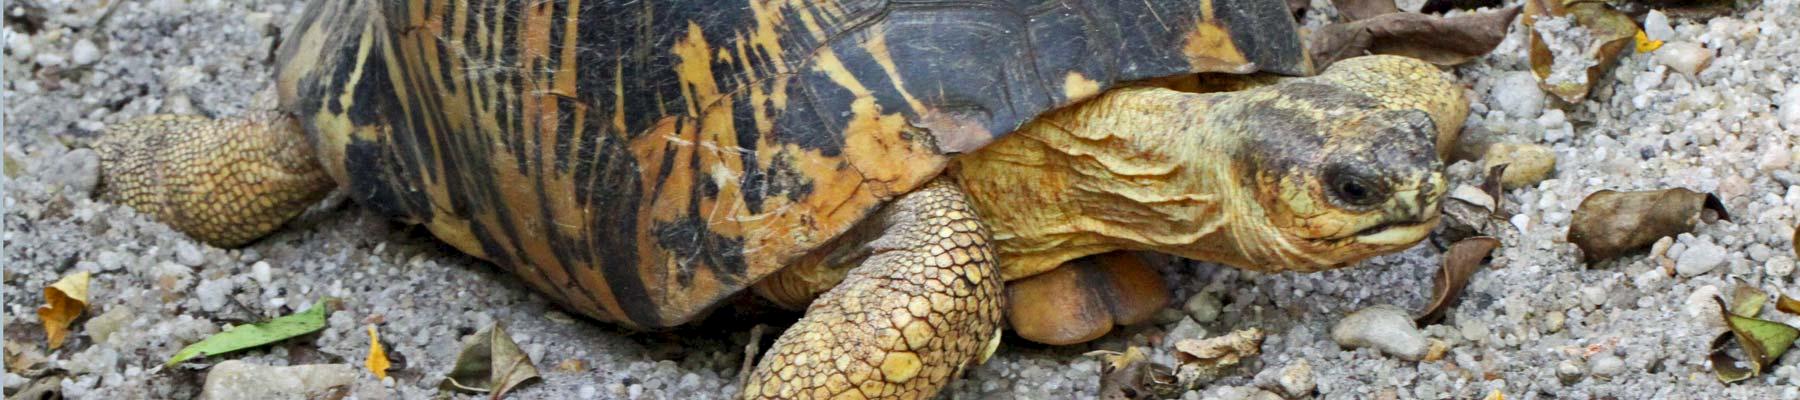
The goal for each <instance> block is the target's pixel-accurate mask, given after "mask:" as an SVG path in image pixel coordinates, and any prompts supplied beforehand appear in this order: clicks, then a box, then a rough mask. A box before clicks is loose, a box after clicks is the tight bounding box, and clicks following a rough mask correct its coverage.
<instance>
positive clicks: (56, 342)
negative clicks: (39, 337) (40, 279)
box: [37, 272, 92, 350]
mask: <svg viewBox="0 0 1800 400" xmlns="http://www.w3.org/2000/svg"><path fill="white" fill-rule="evenodd" d="M91 277H92V274H89V273H87V272H77V273H74V274H70V275H69V276H64V277H63V278H62V279H61V280H57V281H56V283H53V284H50V286H49V287H46V288H44V306H42V307H38V310H37V312H38V318H39V319H42V320H43V321H44V333H45V334H46V335H48V336H49V339H50V349H51V350H56V349H57V348H61V347H62V345H63V341H64V340H67V339H68V337H69V324H73V323H75V318H76V317H80V316H81V312H82V311H83V310H86V309H87V302H88V280H89V279H90V278H91Z"/></svg>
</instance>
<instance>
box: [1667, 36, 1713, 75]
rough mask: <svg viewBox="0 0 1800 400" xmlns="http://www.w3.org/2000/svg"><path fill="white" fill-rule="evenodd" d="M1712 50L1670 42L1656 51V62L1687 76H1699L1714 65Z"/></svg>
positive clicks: (1696, 44) (1685, 43)
mask: <svg viewBox="0 0 1800 400" xmlns="http://www.w3.org/2000/svg"><path fill="white" fill-rule="evenodd" d="M1712 59H1713V51H1712V49H1708V48H1706V46H1701V45H1700V44H1699V43H1692V42H1668V43H1664V44H1663V46H1662V48H1659V49H1656V62H1657V63H1659V64H1662V65H1667V66H1669V69H1673V70H1676V71H1681V73H1683V74H1687V76H1690V77H1692V76H1697V75H1698V74H1699V73H1700V71H1705V70H1706V67H1707V66H1708V65H1712Z"/></svg>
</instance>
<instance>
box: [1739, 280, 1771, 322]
mask: <svg viewBox="0 0 1800 400" xmlns="http://www.w3.org/2000/svg"><path fill="white" fill-rule="evenodd" d="M1767 302H1769V295H1767V294H1763V291H1762V289H1757V288H1756V287H1755V286H1750V285H1738V287H1737V289H1735V290H1733V291H1732V292H1731V313H1732V314H1737V315H1742V316H1746V317H1755V316H1756V314H1760V313H1762V307H1763V304H1764V303H1767Z"/></svg>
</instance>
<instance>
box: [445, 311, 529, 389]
mask: <svg viewBox="0 0 1800 400" xmlns="http://www.w3.org/2000/svg"><path fill="white" fill-rule="evenodd" d="M537 378H538V370H537V366H535V365H532V364H531V356H529V355H526V354H525V352H523V351H519V344H518V343H514V342H513V340H512V336H511V335H507V334H506V328H505V327H502V326H500V324H498V323H496V324H494V325H493V326H491V327H488V328H487V329H482V330H481V332H476V333H475V336H473V337H470V338H469V340H467V341H464V342H463V350H462V354H459V355H457V356H456V366H455V367H454V368H452V369H451V370H450V373H449V374H448V375H445V377H444V382H443V383H440V384H438V388H439V389H444V390H455V391H460V392H464V393H492V397H491V398H493V399H499V398H500V397H502V396H505V395H506V392H508V391H511V390H512V389H513V387H515V386H518V385H519V384H522V383H525V382H526V381H529V380H532V379H537Z"/></svg>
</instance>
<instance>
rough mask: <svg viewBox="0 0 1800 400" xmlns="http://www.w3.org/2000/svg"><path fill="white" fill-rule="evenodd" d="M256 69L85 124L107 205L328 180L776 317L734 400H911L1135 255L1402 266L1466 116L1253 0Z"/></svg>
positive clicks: (622, 305) (590, 18)
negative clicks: (94, 136) (156, 109)
mask: <svg viewBox="0 0 1800 400" xmlns="http://www.w3.org/2000/svg"><path fill="white" fill-rule="evenodd" d="M276 61H277V65H276V71H277V72H276V76H275V79H274V82H275V83H274V85H273V86H274V87H273V88H271V89H270V90H267V91H265V95H263V96H264V97H265V98H271V99H275V100H269V101H265V102H264V103H265V104H267V105H266V106H264V107H263V108H265V109H266V110H264V111H257V112H252V113H249V114H248V115H244V116H238V117H232V118H225V119H217V120H214V119H208V118H202V117H193V116H170V115H161V116H150V117H144V118H142V119H139V120H135V121H132V122H128V123H124V124H120V125H117V126H114V127H112V128H110V129H109V130H108V131H107V132H106V133H104V134H103V137H102V138H101V139H100V141H99V142H98V143H97V144H96V149H97V150H98V152H99V153H101V155H102V169H103V178H102V179H103V183H102V185H103V188H102V193H103V196H104V198H105V199H108V200H110V201H114V202H117V203H121V204H124V205H128V206H131V207H135V208H137V209H139V210H140V211H141V212H145V213H147V214H149V215H151V216H153V217H155V218H157V219H159V220H161V221H165V222H167V223H169V224H171V225H172V226H173V227H175V228H177V229H178V230H181V231H183V232H185V233H187V234H189V235H191V236H193V237H194V238H196V239H199V240H202V241H205V242H207V243H210V244H213V245H217V246H221V247H231V246H240V245H244V244H246V243H249V242H251V241H254V240H256V239H257V238H259V237H261V236H264V235H266V234H268V233H269V232H271V231H274V230H276V229H279V228H280V226H281V225H282V224H283V223H284V222H285V221H287V220H289V219H290V218H293V217H294V216H296V215H297V214H299V213H300V212H301V211H302V210H303V209H304V208H306V207H307V206H309V205H310V204H313V203H315V202H317V201H319V199H321V198H322V197H323V196H325V195H326V194H328V193H330V192H332V191H341V192H343V193H346V194H347V195H348V197H350V198H351V199H353V200H354V201H356V202H357V203H359V204H361V205H362V206H363V207H366V208H369V209H372V210H374V211H375V212H377V213H380V214H383V215H386V216H391V217H392V218H395V219H398V220H401V221H406V222H410V223H413V224H418V225H423V226H424V227H426V228H427V229H428V230H429V231H430V232H431V233H432V234H433V235H435V236H436V237H437V238H439V239H440V240H442V241H444V242H446V243H448V244H450V245H452V246H454V247H455V248H457V249H459V250H460V251H463V252H466V253H468V254H471V255H474V256H476V257H479V258H482V259H485V260H488V261H490V262H492V263H493V264H496V265H499V266H501V267H503V268H506V269H509V270H511V271H513V272H514V273H515V274H516V275H517V276H518V277H519V278H521V279H523V280H524V281H525V282H527V283H528V284H529V286H531V287H532V288H533V289H535V290H536V291H538V292H540V293H542V295H544V296H547V297H548V298H550V299H552V300H554V301H555V302H556V303H559V304H560V305H562V306H563V307H565V308H566V309H568V310H572V311H574V312H578V313H580V314H583V315H586V316H588V317H591V318H593V319H596V320H599V321H605V322H610V323H615V324H618V325H621V326H625V327H629V328H638V329H658V328H665V327H671V326H675V325H679V324H682V323H685V322H688V321H690V320H692V319H694V318H696V317H697V316H699V315H702V314H704V313H706V312H708V311H710V310H713V309H714V307H716V306H717V305H718V304H720V303H721V302H723V300H725V299H729V298H735V296H739V295H741V294H744V293H754V294H755V295H758V296H760V297H762V298H766V299H767V300H768V301H769V302H772V303H774V304H777V305H780V306H785V307H790V308H795V309H801V308H804V309H806V313H805V316H804V317H803V318H801V319H800V321H799V322H797V323H795V324H794V325H793V326H792V327H790V328H788V329H787V330H786V332H784V333H783V334H782V335H781V336H780V337H779V338H778V339H777V340H776V343H775V344H774V346H773V348H771V350H770V351H769V352H767V354H765V355H764V356H763V357H762V359H761V361H760V362H759V363H758V364H757V366H756V368H755V369H754V371H753V372H752V375H751V379H750V380H749V383H748V385H747V386H746V388H745V390H744V394H745V396H746V397H756V398H792V397H833V396H849V397H899V398H921V397H930V396H932V395H933V394H934V393H936V392H937V391H939V390H940V389H941V388H942V387H943V386H944V385H945V384H946V383H947V382H949V381H950V380H951V379H953V378H954V377H956V376H958V375H959V374H960V372H961V371H963V370H964V369H966V368H968V367H970V366H971V365H974V364H978V363H982V362H985V360H986V359H987V358H988V357H989V356H990V355H991V354H992V353H993V352H994V351H995V349H996V347H997V346H998V344H999V338H1000V337H1001V333H1002V327H1003V326H1010V327H1012V329H1013V330H1014V331H1015V332H1017V334H1018V335H1020V336H1021V337H1024V338H1026V339H1029V340H1034V341H1039V342H1044V343H1050V344H1067V343H1079V342H1083V341H1087V340H1091V339H1093V338H1096V337H1098V336H1100V335H1103V334H1105V333H1106V332H1107V331H1109V330H1110V329H1112V328H1113V326H1114V325H1119V324H1130V323H1135V322H1138V321H1142V320H1144V319H1146V318H1147V317H1148V316H1150V315H1152V314H1154V312H1155V311H1156V310H1159V309H1161V308H1162V307H1164V306H1165V304H1166V303H1167V301H1168V293H1167V288H1166V287H1165V286H1164V283H1163V282H1162V280H1161V277H1160V276H1159V275H1158V272H1157V271H1156V270H1154V269H1152V268H1150V267H1149V266H1148V265H1147V264H1146V263H1145V262H1143V261H1142V260H1141V259H1139V258H1138V257H1137V253H1136V252H1157V253H1165V254H1172V255H1175V256H1180V257H1185V258H1189V259H1196V260H1204V261H1212V262H1218V263H1223V264H1227V265H1230V266H1235V267H1238V268H1245V269H1250V270H1260V271H1282V270H1297V271H1316V270H1322V269H1327V268H1337V267H1343V266H1347V265H1351V264H1353V263H1355V262H1357V261H1359V260H1362V259H1365V258H1368V257H1371V256H1374V255H1378V254H1383V253H1388V252H1393V251H1398V250H1401V249H1405V248H1408V247H1410V246H1412V245H1413V244H1415V243H1417V242H1418V241H1420V240H1421V239H1422V238H1423V237H1424V236H1425V235H1426V234H1427V232H1428V231H1429V230H1430V229H1431V228H1432V226H1433V225H1435V223H1436V221H1437V219H1438V211H1437V209H1438V207H1437V203H1438V199H1439V198H1440V197H1441V196H1442V194H1443V193H1444V192H1445V186H1446V185H1445V184H1444V178H1443V173H1442V170H1443V166H1442V161H1441V158H1442V157H1443V154H1442V153H1443V150H1446V149H1447V148H1448V146H1446V145H1444V144H1443V143H1445V142H1447V141H1448V140H1453V138H1454V136H1455V134H1456V132H1457V130H1458V129H1459V128H1460V126H1461V124H1462V122H1463V119H1464V117H1465V116H1466V114H1467V112H1468V109H1467V101H1466V100H1465V99H1464V98H1463V93H1462V89H1461V88H1459V87H1457V86H1456V85H1454V84H1453V83H1451V82H1450V81H1449V80H1447V79H1445V77H1444V73H1443V72H1441V71H1439V70H1438V69H1436V68H1435V67H1433V66H1431V65H1429V64H1425V63H1422V62H1419V61H1416V60H1412V59H1406V58H1399V57H1391V56H1368V57H1362V58H1355V59H1350V60H1345V61H1341V62H1338V63H1336V64H1334V65H1332V66H1331V67H1330V68H1328V69H1326V70H1324V71H1323V72H1321V73H1318V74H1316V75H1315V74H1314V72H1316V71H1314V68H1313V65H1312V62H1311V61H1310V60H1309V58H1308V57H1307V56H1306V55H1305V52H1304V51H1303V46H1302V43H1301V41H1300V39H1299V34H1298V33H1297V29H1296V27H1295V25H1294V23H1293V20H1292V18H1291V16H1289V15H1288V14H1287V10H1286V8H1285V6H1284V4H1283V2H1281V1H1279V0H1181V1H1157V2H1136V1H1124V2H1113V1H1075V2H1071V1H1045V2H949V3H936V2H916V3H915V2H886V1H862V0H838V1H767V0H754V1H729V0H682V1H662V2H650V1H625V0H586V1H581V0H554V1H494V0H467V1H431V0H389V1H375V0H352V1H335V0H317V1H312V2H310V3H309V4H308V5H307V6H306V7H305V8H304V10H303V13H302V15H301V16H300V17H299V20H298V22H297V24H296V25H295V26H294V27H293V28H292V29H289V30H288V33H287V36H286V38H285V40H284V41H283V42H282V44H281V45H280V47H279V49H278V53H277V58H276ZM1200 73H1223V74H1250V73H1257V74H1275V75H1284V76H1290V77H1287V78H1280V79H1275V78H1261V76H1263V75H1257V76H1258V77H1257V78H1248V79H1243V80H1241V81H1239V84H1240V85H1239V86H1242V88H1240V89H1241V90H1233V91H1226V92H1207V91H1205V90H1201V87H1202V86H1205V85H1199V84H1196V82H1199V79H1201V78H1200V77H1201V75H1196V74H1200ZM1307 75H1311V76H1307ZM1208 76H1210V75H1208ZM1234 76H1242V75H1234ZM270 93H272V95H271V94H270ZM270 103H272V104H270ZM746 289H747V290H746Z"/></svg>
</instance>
